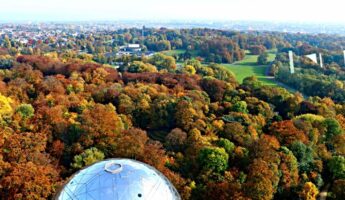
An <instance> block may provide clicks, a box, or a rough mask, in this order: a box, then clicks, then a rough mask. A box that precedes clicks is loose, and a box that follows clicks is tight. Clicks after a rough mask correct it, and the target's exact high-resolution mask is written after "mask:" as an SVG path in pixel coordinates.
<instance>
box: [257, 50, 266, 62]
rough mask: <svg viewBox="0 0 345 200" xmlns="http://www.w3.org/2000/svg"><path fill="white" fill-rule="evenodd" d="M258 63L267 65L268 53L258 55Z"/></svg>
mask: <svg viewBox="0 0 345 200" xmlns="http://www.w3.org/2000/svg"><path fill="white" fill-rule="evenodd" d="M257 63H258V65H267V64H268V53H266V52H265V53H262V54H260V55H259V56H258V61H257Z"/></svg>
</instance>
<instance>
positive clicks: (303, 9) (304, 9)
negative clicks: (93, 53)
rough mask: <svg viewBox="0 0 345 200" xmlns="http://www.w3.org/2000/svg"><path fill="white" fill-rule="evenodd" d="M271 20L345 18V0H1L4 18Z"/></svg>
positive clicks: (1, 18) (343, 20) (338, 20)
mask: <svg viewBox="0 0 345 200" xmlns="http://www.w3.org/2000/svg"><path fill="white" fill-rule="evenodd" d="M125 19H129V20H137V19H142V20H152V19H154V20H198V19H202V20H255V21H258V20H264V21H266V20H268V21H302V22H333V23H345V1H344V0H326V1H319V0H283V1H282V0H54V1H53V0H0V22H1V21H2V22H4V21H5V22H6V21H18V20H21V21H91V20H93V21H97V20H110V21H111V20H125Z"/></svg>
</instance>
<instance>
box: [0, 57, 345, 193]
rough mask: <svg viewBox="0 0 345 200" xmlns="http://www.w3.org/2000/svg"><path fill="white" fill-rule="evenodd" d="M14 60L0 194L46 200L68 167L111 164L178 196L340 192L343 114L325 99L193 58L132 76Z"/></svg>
mask: <svg viewBox="0 0 345 200" xmlns="http://www.w3.org/2000/svg"><path fill="white" fill-rule="evenodd" d="M16 60H17V61H16V62H15V63H14V67H13V68H11V69H4V70H1V71H0V80H1V81H0V93H1V95H0V103H1V107H0V122H1V123H0V150H1V151H0V169H1V170H0V198H1V199H40V198H41V199H52V198H53V197H54V195H55V194H56V193H57V192H58V191H59V188H61V185H63V183H64V182H65V181H66V180H67V179H68V178H69V177H70V176H71V175H72V174H73V173H74V172H76V171H77V170H79V169H81V168H82V167H84V166H87V165H90V164H92V163H94V162H96V161H98V160H102V159H106V158H112V157H124V158H132V159H137V160H140V161H143V162H145V163H148V164H150V165H152V166H154V167H156V168H157V169H158V170H159V171H161V172H162V173H163V174H165V175H166V176H167V177H168V179H170V180H171V181H172V182H173V184H174V185H175V186H176V188H177V189H178V191H179V193H180V194H181V196H182V198H183V199H236V200H237V199H316V197H317V195H318V193H319V191H320V190H321V188H322V187H323V186H324V185H325V184H328V183H329V184H331V187H330V188H331V189H330V192H331V195H332V196H331V197H332V198H334V199H341V198H343V196H344V193H343V190H342V188H343V187H344V183H345V171H344V168H343V167H342V166H344V165H345V158H344V156H345V152H344V148H343V146H344V144H345V134H344V128H345V118H344V114H345V107H344V105H342V104H336V103H334V102H333V101H332V100H331V99H329V98H316V97H315V98H310V99H303V97H302V96H301V95H300V94H291V93H289V92H288V91H286V90H285V89H282V88H279V87H270V86H262V85H261V83H260V82H259V81H258V80H257V79H256V78H255V77H250V78H247V79H245V80H244V82H243V84H242V85H239V84H238V83H237V82H236V81H235V79H234V77H233V75H232V74H231V73H228V72H227V71H225V70H224V69H223V68H221V67H220V66H218V65H210V66H202V65H201V64H200V62H199V61H197V60H187V61H186V62H185V63H184V64H183V66H182V68H181V69H178V68H177V69H175V70H172V71H169V70H168V69H160V70H159V72H133V73H131V72H128V71H127V72H123V73H118V72H117V71H116V70H115V69H111V68H109V67H107V66H104V65H100V64H94V63H91V64H90V63H88V62H85V61H84V62H81V61H80V60H74V62H63V61H62V60H60V59H52V58H47V57H41V56H20V57H18V58H17V59H16ZM142 62H143V63H144V64H146V65H148V64H149V63H150V62H149V61H142ZM131 64H132V63H131V62H130V63H129V66H131ZM150 65H152V66H154V67H156V68H157V69H158V68H159V67H158V66H156V65H154V64H153V62H151V64H150ZM185 68H186V69H185ZM192 68H193V69H194V70H195V71H194V72H195V73H191V72H193V70H191V69H192Z"/></svg>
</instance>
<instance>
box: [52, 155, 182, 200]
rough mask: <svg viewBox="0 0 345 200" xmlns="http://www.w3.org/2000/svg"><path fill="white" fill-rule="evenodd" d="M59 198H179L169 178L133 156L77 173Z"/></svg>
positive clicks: (101, 163)
mask: <svg viewBox="0 0 345 200" xmlns="http://www.w3.org/2000/svg"><path fill="white" fill-rule="evenodd" d="M56 199H58V200H100V199H102V200H115V199H116V200H126V199H130V200H135V199H138V200H144V199H145V200H156V199H157V200H179V199H181V198H180V195H179V194H178V192H177V191H176V189H175V188H174V186H173V185H172V184H171V183H170V181H169V180H168V179H167V178H166V177H165V176H164V175H163V174H161V173H160V172H159V171H158V170H156V169H155V168H153V167H151V166H149V165H147V164H145V163H142V162H138V161H135V160H130V159H109V160H105V161H101V162H98V163H95V164H93V165H91V166H89V167H87V168H85V169H82V170H80V171H79V172H77V173H76V174H75V175H74V176H73V177H72V178H71V179H70V181H69V182H68V183H67V184H66V185H65V186H64V187H63V188H62V190H61V191H60V193H59V194H58V195H57V197H56Z"/></svg>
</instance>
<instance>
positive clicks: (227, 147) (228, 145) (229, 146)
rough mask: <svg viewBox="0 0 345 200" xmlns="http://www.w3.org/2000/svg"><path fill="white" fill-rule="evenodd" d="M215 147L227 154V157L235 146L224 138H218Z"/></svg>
mask: <svg viewBox="0 0 345 200" xmlns="http://www.w3.org/2000/svg"><path fill="white" fill-rule="evenodd" d="M217 145H218V146H219V147H222V148H224V149H225V151H226V153H228V154H229V155H230V154H232V153H233V151H234V149H235V144H234V143H232V142H231V141H230V140H228V139H224V138H220V139H219V140H218V142H217Z"/></svg>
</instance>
